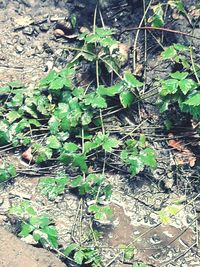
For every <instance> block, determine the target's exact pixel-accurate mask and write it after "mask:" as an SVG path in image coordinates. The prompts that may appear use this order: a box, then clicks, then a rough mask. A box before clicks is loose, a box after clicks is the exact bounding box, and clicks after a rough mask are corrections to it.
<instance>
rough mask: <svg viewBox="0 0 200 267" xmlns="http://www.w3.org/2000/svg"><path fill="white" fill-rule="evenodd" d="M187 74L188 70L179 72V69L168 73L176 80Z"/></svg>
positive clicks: (185, 76) (183, 77)
mask: <svg viewBox="0 0 200 267" xmlns="http://www.w3.org/2000/svg"><path fill="white" fill-rule="evenodd" d="M188 75H189V73H188V72H180V71H176V72H174V73H171V74H170V76H171V77H172V78H173V79H177V80H183V79H185V78H187V76H188Z"/></svg>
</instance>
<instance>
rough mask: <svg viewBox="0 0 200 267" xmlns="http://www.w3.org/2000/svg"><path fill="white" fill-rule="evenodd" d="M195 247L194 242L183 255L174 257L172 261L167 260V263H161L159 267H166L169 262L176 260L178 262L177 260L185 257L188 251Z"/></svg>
mask: <svg viewBox="0 0 200 267" xmlns="http://www.w3.org/2000/svg"><path fill="white" fill-rule="evenodd" d="M195 246H196V242H195V243H194V244H192V245H191V246H190V247H189V248H188V249H186V250H185V251H184V252H183V253H181V254H179V255H178V256H177V257H175V258H173V259H171V260H169V261H167V262H163V264H161V265H160V267H166V266H168V264H169V263H170V262H173V261H176V260H178V259H179V258H181V257H183V256H185V255H186V254H187V253H188V252H189V251H190V249H192V248H193V247H195Z"/></svg>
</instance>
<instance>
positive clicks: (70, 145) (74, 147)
mask: <svg viewBox="0 0 200 267" xmlns="http://www.w3.org/2000/svg"><path fill="white" fill-rule="evenodd" d="M63 148H64V150H65V151H68V152H70V153H74V152H76V151H77V150H78V146H77V144H75V143H72V142H66V143H64V145H63Z"/></svg>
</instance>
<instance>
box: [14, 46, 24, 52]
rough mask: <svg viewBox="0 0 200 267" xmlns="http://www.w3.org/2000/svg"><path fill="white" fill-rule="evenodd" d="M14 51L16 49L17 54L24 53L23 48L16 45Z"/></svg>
mask: <svg viewBox="0 0 200 267" xmlns="http://www.w3.org/2000/svg"><path fill="white" fill-rule="evenodd" d="M15 49H16V52H17V53H19V54H21V53H22V52H23V51H24V48H23V46H21V45H17V46H16V47H15Z"/></svg>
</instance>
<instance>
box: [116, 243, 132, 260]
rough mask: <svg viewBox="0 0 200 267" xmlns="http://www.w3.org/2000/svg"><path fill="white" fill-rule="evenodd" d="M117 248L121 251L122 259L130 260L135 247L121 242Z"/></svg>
mask: <svg viewBox="0 0 200 267" xmlns="http://www.w3.org/2000/svg"><path fill="white" fill-rule="evenodd" d="M119 249H120V250H121V251H122V252H123V254H124V259H125V260H126V261H130V260H131V259H132V258H133V256H134V253H135V249H134V248H132V247H128V246H126V245H124V244H121V245H119Z"/></svg>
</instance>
